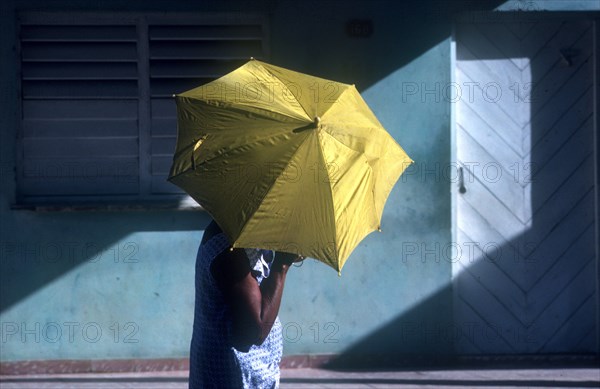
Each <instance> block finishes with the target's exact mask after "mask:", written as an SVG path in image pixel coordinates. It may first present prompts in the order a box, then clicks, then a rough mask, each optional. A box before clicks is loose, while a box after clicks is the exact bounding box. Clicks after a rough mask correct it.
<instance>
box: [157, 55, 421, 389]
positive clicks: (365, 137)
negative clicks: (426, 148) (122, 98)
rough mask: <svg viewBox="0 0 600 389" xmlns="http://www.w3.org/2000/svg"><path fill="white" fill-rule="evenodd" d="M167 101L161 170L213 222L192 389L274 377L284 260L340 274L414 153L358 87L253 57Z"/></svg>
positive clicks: (268, 383) (377, 222) (269, 382)
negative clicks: (170, 121) (172, 133)
mask: <svg viewBox="0 0 600 389" xmlns="http://www.w3.org/2000/svg"><path fill="white" fill-rule="evenodd" d="M174 98H175V103H176V106H177V142H176V150H175V153H174V156H173V164H172V166H171V170H170V172H169V178H168V180H169V181H170V182H171V183H173V184H175V185H177V186H178V187H180V188H181V189H183V190H184V191H185V192H186V193H188V194H189V195H190V196H191V197H192V198H193V199H194V200H196V202H198V204H200V205H201V206H202V208H203V209H204V210H205V211H206V212H208V213H209V214H210V215H211V217H213V218H214V220H215V221H216V222H215V223H212V224H211V225H210V226H209V227H208V228H207V230H206V232H205V235H204V238H203V243H202V245H201V247H200V251H199V254H198V260H197V265H196V284H197V289H196V293H197V295H196V315H195V320H194V334H193V340H192V350H191V351H192V352H191V358H190V364H191V366H190V387H191V388H200V387H202V388H213V387H214V388H219V389H221V388H240V387H248V388H252V389H254V388H276V387H277V386H278V381H279V367H278V364H279V361H280V359H281V352H282V347H281V345H282V339H281V324H280V323H279V320H278V319H277V313H278V311H279V305H280V303H281V295H282V292H283V286H284V283H285V278H286V274H287V271H288V269H289V267H290V265H291V264H292V263H294V262H295V261H297V260H300V259H301V258H303V256H306V257H310V258H314V259H315V260H318V261H321V262H323V263H324V264H326V265H328V266H330V267H331V268H333V269H335V270H336V271H337V272H338V274H341V270H342V267H343V266H344V264H345V263H346V260H347V259H348V258H349V256H350V254H351V253H352V251H353V250H354V248H355V247H356V246H357V245H358V244H359V243H360V241H361V240H362V239H363V238H364V237H365V236H366V235H368V234H369V233H371V232H372V231H377V230H379V231H381V228H380V226H381V219H382V214H383V208H384V205H385V202H386V200H387V198H388V196H389V194H390V192H391V190H392V188H393V187H394V185H395V183H396V182H397V180H398V178H399V177H400V175H401V174H402V172H403V171H404V170H405V169H406V168H407V167H408V166H409V165H410V164H411V163H412V162H413V161H412V159H411V158H410V157H409V156H408V155H407V154H406V152H405V151H404V150H403V149H402V147H401V146H400V145H399V144H398V143H397V142H396V141H395V139H394V138H393V137H392V136H391V135H390V134H389V133H388V132H387V131H386V130H385V128H383V126H382V125H381V123H380V122H379V121H378V120H377V118H376V117H375V115H374V114H373V112H372V111H371V110H370V109H369V107H368V106H367V104H366V102H365V101H364V100H363V98H362V97H361V96H360V93H359V92H358V90H357V89H356V87H355V86H354V85H349V84H344V83H339V82H335V81H331V80H327V79H323V78H319V77H315V76H311V75H307V74H304V73H299V72H296V71H293V70H289V69H285V68H282V67H278V66H274V65H271V64H268V63H265V62H262V61H258V60H254V59H251V60H250V61H248V62H247V63H245V64H244V65H242V66H241V67H239V68H238V69H236V70H234V71H232V72H231V73H228V74H226V75H225V76H223V77H220V78H219V79H217V80H214V81H211V82H209V83H208V84H204V85H201V86H199V87H197V88H194V89H191V90H189V91H185V92H183V93H180V94H178V95H174ZM249 247H259V248H261V249H248V248H249ZM279 251H281V252H286V253H287V252H290V253H294V254H284V253H279ZM276 252H277V253H276Z"/></svg>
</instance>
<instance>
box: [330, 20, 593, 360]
mask: <svg viewBox="0 0 600 389" xmlns="http://www.w3.org/2000/svg"><path fill="white" fill-rule="evenodd" d="M456 31H457V34H456V35H457V69H456V74H457V81H459V83H460V82H467V81H468V82H471V83H478V84H480V85H491V84H490V83H496V85H497V86H498V87H499V88H500V90H501V91H503V92H504V93H505V94H506V95H508V97H509V99H508V100H506V99H497V100H495V99H493V98H491V97H492V96H491V95H488V97H490V98H491V99H490V100H487V101H484V102H479V103H478V102H477V100H476V99H474V100H473V101H462V100H461V101H457V102H455V104H456V113H457V119H456V120H457V123H456V137H457V147H458V148H459V150H457V165H456V167H457V169H458V168H462V169H463V172H464V181H463V185H464V188H463V189H462V190H460V191H459V185H458V182H452V183H451V184H452V188H453V190H456V192H457V194H456V200H455V203H456V212H457V214H456V217H457V221H456V238H455V239H456V241H454V242H445V243H444V242H440V243H439V246H436V247H435V248H434V247H431V246H427V247H424V246H423V245H421V244H419V243H412V242H406V243H405V245H404V246H403V248H404V249H405V251H404V253H403V254H402V255H403V257H402V260H408V261H413V262H414V263H415V264H417V265H418V262H419V261H438V262H439V263H440V265H443V264H444V263H452V267H453V275H454V276H453V282H452V284H451V285H447V286H445V287H444V288H442V289H441V290H439V291H438V292H437V293H435V294H433V295H432V296H430V297H429V298H427V299H426V300H425V301H422V302H421V303H420V304H419V305H418V306H416V307H415V308H413V309H411V310H409V311H408V312H406V313H403V314H402V315H400V316H398V317H397V318H396V319H394V320H393V321H391V322H390V323H387V324H386V325H384V326H383V327H381V328H380V329H379V330H377V331H375V332H373V333H371V334H369V335H368V336H366V337H365V338H363V339H362V340H360V341H358V342H357V343H355V344H354V345H353V346H351V347H350V348H348V349H347V350H346V351H345V352H343V353H342V354H341V355H340V356H339V357H337V358H336V359H334V360H333V361H331V362H330V363H329V364H328V367H329V368H332V369H339V368H388V367H393V368H398V367H409V366H416V365H418V366H422V365H432V364H433V365H440V364H442V365H443V364H448V363H452V362H453V361H454V362H455V361H456V358H455V356H456V354H459V355H471V356H478V355H479V356H481V355H495V356H502V355H539V354H543V355H565V354H575V355H579V356H585V355H588V356H590V357H595V358H596V362H597V356H598V352H599V351H600V350H598V348H597V347H598V345H597V334H598V323H597V306H596V297H597V293H598V290H597V278H596V277H597V261H598V259H597V257H596V255H597V254H596V246H595V245H596V243H595V236H594V235H595V222H596V220H595V218H596V216H595V206H594V180H595V178H594V174H595V173H594V172H595V170H594V158H593V155H594V127H593V116H594V105H593V101H594V99H593V88H592V81H591V80H592V79H593V78H592V75H593V71H594V70H593V49H592V47H593V45H592V44H591V42H592V38H593V34H592V31H593V28H592V22H591V21H590V19H589V18H586V17H581V15H580V16H579V18H577V17H575V16H574V17H573V18H568V17H565V18H547V17H545V16H543V15H528V16H526V17H525V16H524V17H517V15H510V14H507V15H505V18H503V19H502V20H496V21H495V22H493V23H489V22H487V23H484V22H480V23H469V22H464V23H460V24H459V25H458V26H457V30H456ZM566 54H570V56H566ZM453 71H454V70H453ZM478 72H481V73H478ZM515 91H518V94H517V95H515V93H516V92H515ZM513 92H515V93H513ZM515 96H516V98H515V99H513V97H515ZM490 140H491V142H493V143H492V144H491V145H490V143H489V142H490ZM486 165H487V166H488V169H487V172H486V170H485V169H482V167H483V166H486ZM477 169H479V170H477ZM500 176H503V177H504V178H508V179H501V178H500ZM425 179H426V178H425ZM432 251H433V252H434V253H435V254H432ZM398 287H402V286H398ZM449 307H451V308H449ZM449 312H452V314H451V315H448V316H445V317H442V315H444V313H449ZM440 313H442V314H440ZM523 367H526V366H525V365H523Z"/></svg>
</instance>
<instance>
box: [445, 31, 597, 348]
mask: <svg viewBox="0 0 600 389" xmlns="http://www.w3.org/2000/svg"><path fill="white" fill-rule="evenodd" d="M455 42H456V66H455V81H456V83H457V85H458V86H459V87H460V92H461V94H460V96H456V97H457V98H456V99H455V100H456V102H455V118H456V119H455V120H456V121H455V136H456V138H455V139H456V154H455V155H456V160H457V163H458V166H460V169H461V171H462V182H461V183H460V184H459V185H457V188H456V194H455V195H454V199H455V202H454V203H455V225H454V227H455V238H456V243H457V246H458V247H459V249H460V257H458V258H459V259H458V260H456V261H455V262H454V263H453V287H454V297H455V298H454V323H455V326H456V328H455V333H456V334H457V336H456V337H455V340H456V347H457V352H458V353H460V354H530V353H542V354H547V353H585V352H594V351H595V350H596V347H597V343H596V334H597V327H596V326H597V323H596V320H597V312H596V309H597V305H596V304H597V302H596V293H597V291H596V288H597V284H596V283H597V270H596V266H597V264H596V262H597V253H596V250H595V247H596V243H595V242H596V237H595V222H596V221H595V217H594V215H595V214H596V210H595V202H594V198H595V191H594V189H595V188H594V185H595V184H594V182H595V180H594V174H595V171H594V99H593V96H594V89H593V72H594V68H593V54H594V53H593V47H594V45H593V23H592V22H591V21H589V20H582V19H577V20H557V19H554V20H545V21H543V20H538V21H536V20H527V19H523V20H504V21H498V20H495V21H493V22H490V21H487V22H486V23H479V22H476V23H474V22H470V23H459V24H457V26H456V30H455Z"/></svg>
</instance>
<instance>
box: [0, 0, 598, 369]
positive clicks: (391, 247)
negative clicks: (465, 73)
mask: <svg viewBox="0 0 600 389" xmlns="http://www.w3.org/2000/svg"><path fill="white" fill-rule="evenodd" d="M464 3H465V4H463V2H460V1H456V2H439V1H431V2H427V1H420V2H419V1H415V2H394V1H350V0H347V1H297V2H293V1H287V0H280V1H275V0H273V1H263V2H249V1H237V2H227V3H225V2H217V1H208V2H184V1H170V2H168V3H167V2H161V1H128V2H122V1H95V2H85V1H66V0H58V1H53V2H52V3H48V2H45V1H4V2H2V5H1V7H2V8H1V13H0V18H1V20H0V34H1V36H2V41H1V46H0V56H1V57H2V58H3V61H2V64H1V65H0V66H1V69H2V80H1V82H2V84H1V86H2V93H0V99H1V100H0V110H1V111H2V112H1V114H0V120H1V122H0V137H1V138H0V139H1V140H0V151H1V156H0V168H1V170H0V171H1V173H2V175H1V185H2V186H1V191H0V229H1V230H0V234H1V236H0V266H1V269H0V323H1V330H2V333H1V339H0V341H1V343H0V346H1V348H0V359H1V360H2V361H13V360H28V359H105V358H169V357H185V356H187V353H188V346H189V341H190V337H191V327H192V317H193V288H194V286H193V269H194V260H195V256H196V250H197V248H198V242H199V240H200V238H201V236H202V228H203V227H204V226H205V225H206V224H207V223H208V218H207V216H206V215H205V214H204V213H202V212H194V211H175V210H147V211H112V212H111V211H102V210H88V211H73V212H65V211H63V212H60V211H55V212H39V211H38V212H36V211H30V210H15V209H13V208H12V207H11V206H12V205H13V204H14V202H15V181H14V166H15V148H14V139H15V137H16V129H17V124H18V117H17V116H16V112H17V109H16V107H17V103H18V95H17V92H16V87H17V81H16V80H17V79H18V78H17V77H18V76H17V74H16V68H15V63H16V62H17V59H16V57H15V51H14V44H15V42H16V35H15V12H16V10H27V9H32V10H39V9H43V10H62V11H64V12H69V11H70V10H78V11H82V10H83V11H85V10H89V11H97V10H103V11H172V12H176V11H190V12H207V11H226V12H238V11H242V12H245V11H252V12H264V13H266V14H268V15H269V20H270V27H271V34H270V40H271V45H270V47H271V50H270V51H271V62H273V63H274V64H277V65H280V66H285V67H290V68H293V69H296V70H299V71H304V72H308V73H312V74H315V75H318V76H321V77H325V78H331V79H336V80H340V81H344V82H348V83H355V84H356V86H357V88H358V89H359V91H361V92H362V93H363V96H364V98H365V100H366V101H367V103H369V104H370V106H371V107H372V109H373V111H374V112H375V114H376V115H377V117H378V118H379V119H380V121H381V122H382V124H383V125H384V126H385V127H386V128H387V129H388V131H389V132H390V133H391V134H392V135H393V136H394V137H395V138H396V140H398V141H399V142H400V143H401V144H402V145H403V146H404V148H405V149H406V150H407V152H408V153H409V155H410V156H411V157H412V158H413V159H414V160H415V161H416V163H415V165H414V166H413V167H412V168H410V169H409V170H408V171H407V173H405V175H404V176H403V177H402V178H401V180H400V182H399V183H398V185H397V186H396V187H395V189H394V190H393V192H392V193H391V195H390V198H389V201H388V203H387V205H386V208H385V211H384V216H383V221H382V229H383V232H381V233H373V234H371V235H369V236H368V237H367V238H366V239H365V240H364V241H363V242H362V244H361V245H360V246H359V247H358V248H357V249H356V251H355V252H354V253H353V254H352V256H351V258H350V260H349V261H348V263H347V264H346V266H345V267H344V269H343V273H342V277H338V275H337V273H336V272H334V271H332V270H331V269H330V268H327V267H326V266H325V265H323V264H320V263H317V262H315V261H313V260H307V261H305V262H306V263H305V264H304V265H303V266H302V267H300V268H294V269H292V270H291V271H290V273H289V276H288V281H287V286H286V290H285V295H284V301H283V304H282V307H281V312H280V318H281V320H282V322H283V325H284V336H285V344H284V347H285V354H287V355H293V354H323V353H343V354H344V355H347V356H358V357H368V356H370V355H373V354H385V355H387V354H392V353H398V354H432V353H435V354H439V355H443V354H446V353H451V351H452V343H451V339H446V338H444V337H440V336H439V330H440V329H443V328H445V327H446V326H448V325H449V323H450V322H451V320H452V317H451V312H452V306H451V304H452V292H451V289H450V288H449V283H450V280H451V263H450V262H449V260H447V259H448V257H447V255H446V254H445V253H444V252H443V249H444V247H446V246H447V245H448V243H449V242H450V241H451V198H450V188H451V185H452V182H451V181H452V180H451V179H450V178H451V177H449V175H448V171H446V170H445V169H444V167H445V166H448V164H449V161H450V156H451V139H450V102H449V101H448V99H446V98H444V94H443V87H444V85H447V84H448V83H449V82H450V71H451V67H450V35H451V21H450V19H449V15H450V14H451V13H452V12H454V11H468V10H469V8H468V7H469V3H471V5H470V6H471V7H472V6H473V2H464ZM502 3H504V2H503V1H487V2H486V1H482V2H479V3H478V5H477V6H478V7H479V8H480V9H481V10H491V9H494V8H496V7H498V6H500V5H502ZM558 3H560V4H562V8H561V7H558V6H557V4H558ZM513 4H516V5H511V4H510V3H509V4H505V5H504V7H505V8H506V10H509V11H510V10H514V9H518V8H516V7H519V6H520V5H519V4H522V2H521V3H520V2H513ZM536 4H538V5H539V6H540V7H542V6H545V5H544V4H551V6H552V7H554V8H555V9H556V10H561V11H564V10H568V9H569V8H566V7H567V6H566V4H575V5H576V7H575V8H573V9H580V7H583V8H584V9H600V6H599V4H598V2H596V1H592V2H585V1H576V2H556V1H554V2H547V3H546V2H536ZM440 7H445V8H442V9H440ZM511 7H512V8H511ZM557 7H558V8H557ZM578 7H579V8H578ZM586 7H587V8H586ZM594 7H596V8H594ZM357 18H358V19H370V20H371V21H372V23H373V28H374V29H373V34H372V36H371V37H369V38H351V37H348V36H347V35H346V33H345V24H346V22H347V21H348V20H351V19H357ZM436 331H437V332H436Z"/></svg>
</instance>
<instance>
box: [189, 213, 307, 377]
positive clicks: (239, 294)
mask: <svg viewBox="0 0 600 389" xmlns="http://www.w3.org/2000/svg"><path fill="white" fill-rule="evenodd" d="M230 248H231V244H230V243H229V240H228V238H227V236H226V235H225V234H224V233H223V231H221V229H220V228H219V226H218V225H217V223H215V222H214V221H212V222H211V223H210V224H209V225H208V227H207V228H206V230H205V232H204V235H203V237H202V243H201V244H200V248H199V251H198V257H197V260H196V303H195V314H194V327H193V335H192V344H191V350H190V377H189V387H190V389H197V388H218V389H227V388H252V389H262V388H265V389H266V388H277V387H278V386H279V363H280V361H281V356H282V351H283V338H282V335H281V322H280V321H279V318H278V312H279V306H280V304H281V297H282V295H283V288H284V284H285V279H286V275H287V272H288V269H289V268H290V266H291V265H292V264H293V263H294V262H297V261H301V260H302V259H304V258H303V257H301V256H299V255H296V254H289V253H283V252H274V251H271V250H260V249H230Z"/></svg>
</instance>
